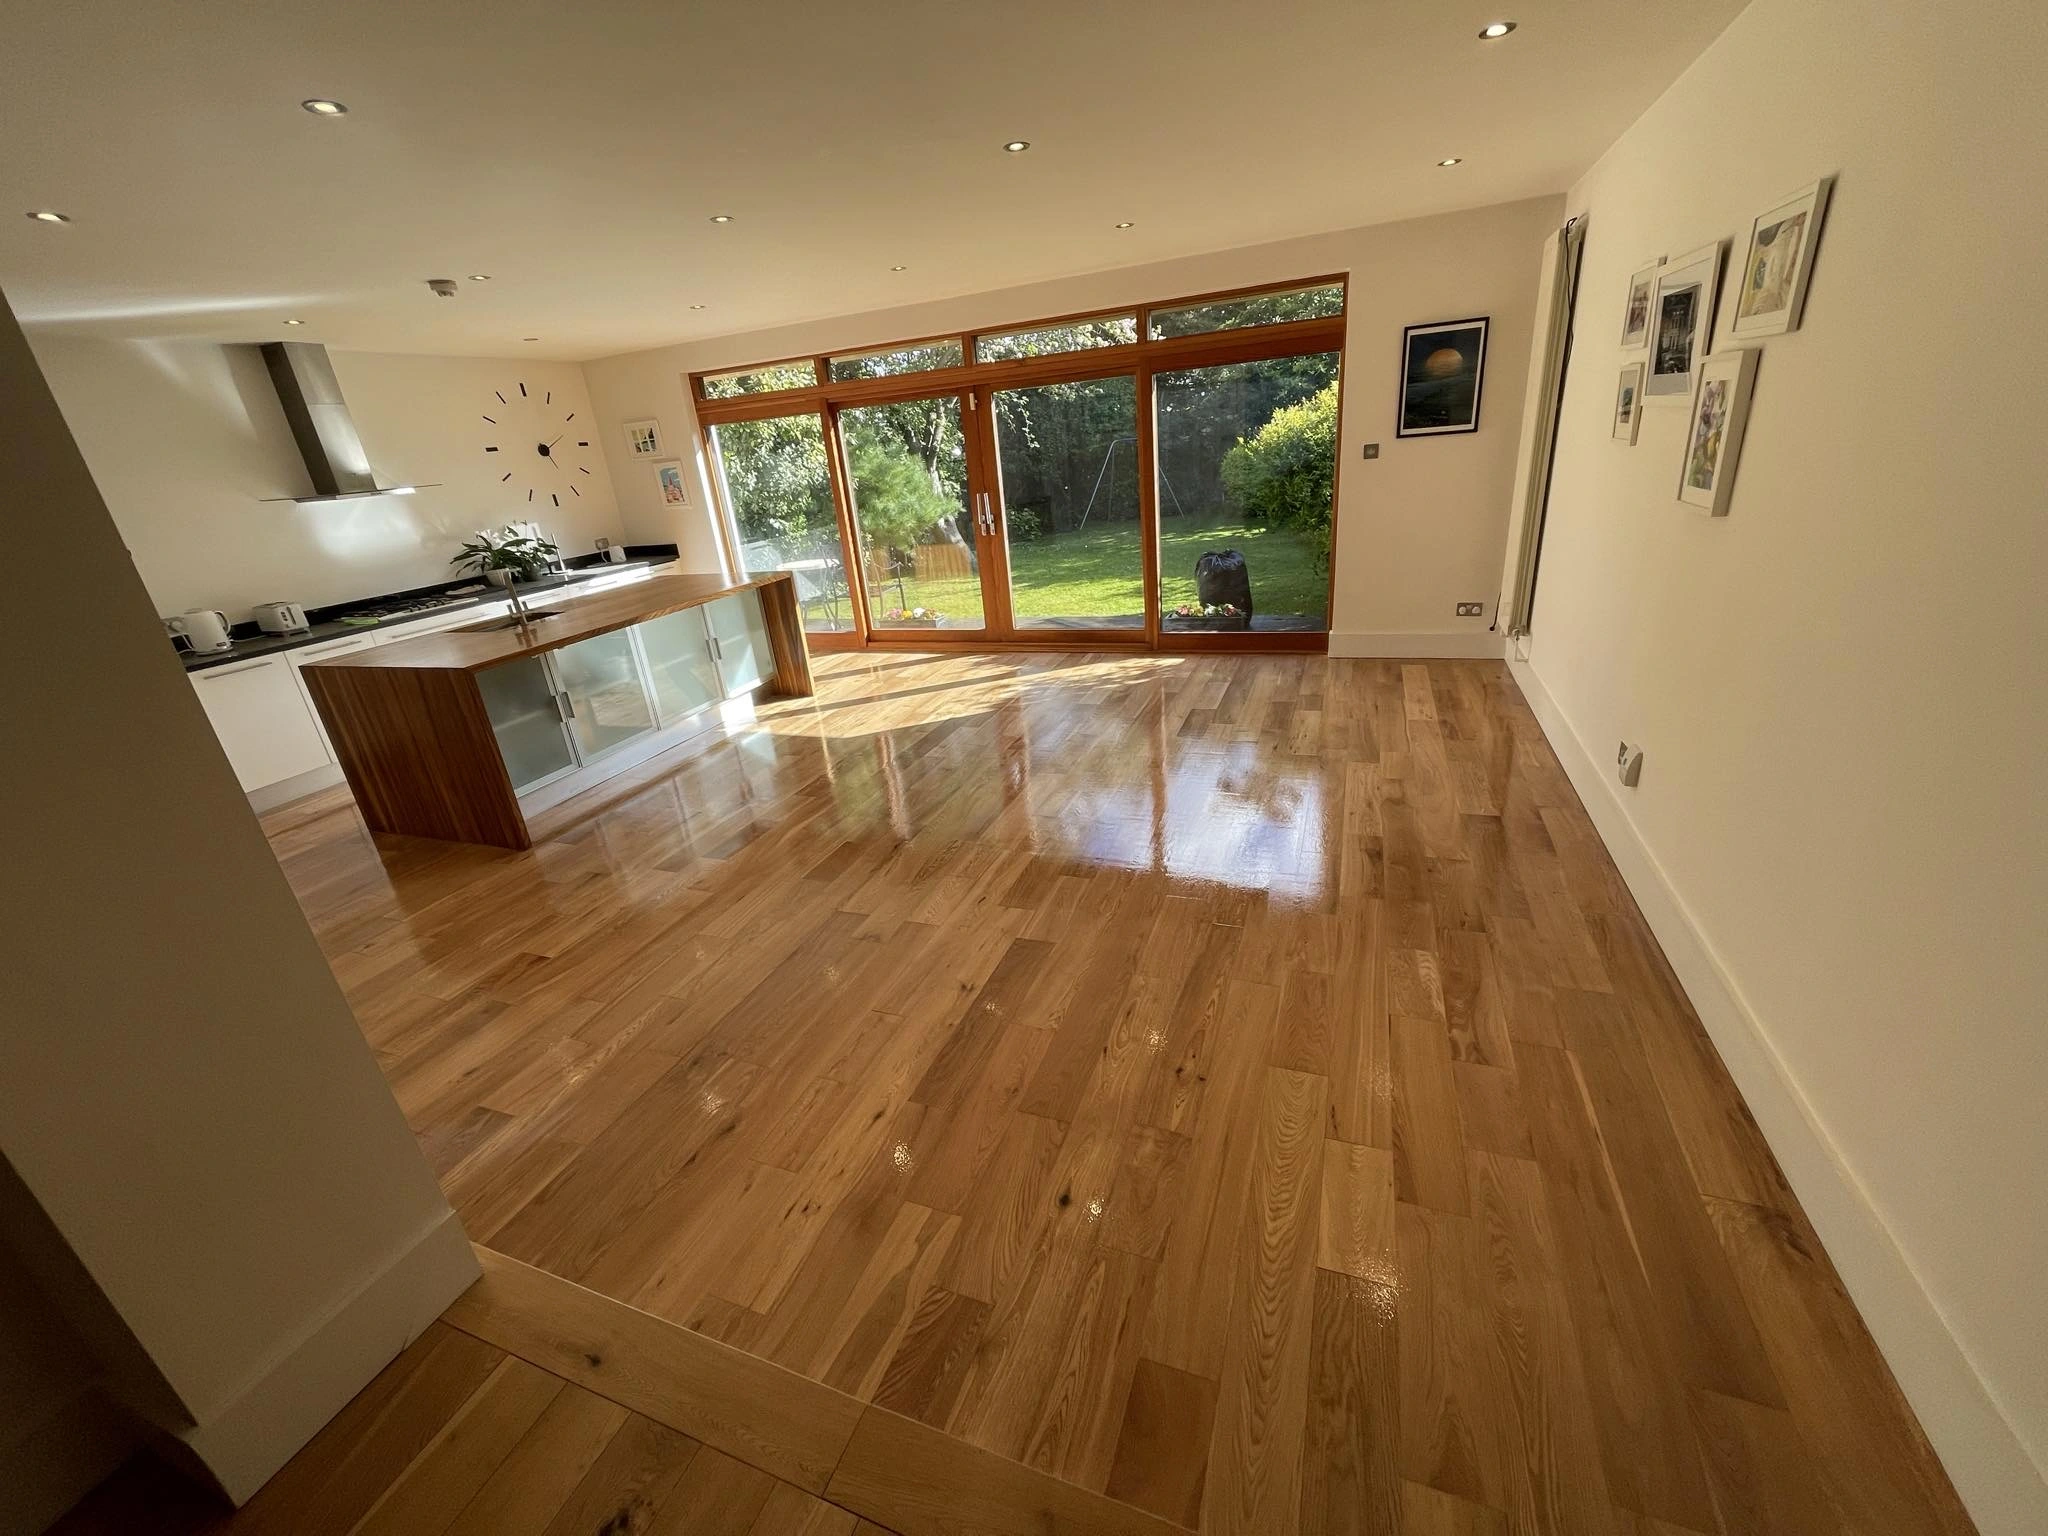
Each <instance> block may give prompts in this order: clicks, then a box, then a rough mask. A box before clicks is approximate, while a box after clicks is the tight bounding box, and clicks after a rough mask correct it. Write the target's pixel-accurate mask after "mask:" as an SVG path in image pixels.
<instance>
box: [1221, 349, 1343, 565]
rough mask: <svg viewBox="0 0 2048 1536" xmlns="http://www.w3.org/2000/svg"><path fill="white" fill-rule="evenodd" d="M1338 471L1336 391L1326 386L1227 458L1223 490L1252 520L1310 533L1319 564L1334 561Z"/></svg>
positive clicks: (1241, 440) (1271, 421) (1284, 411)
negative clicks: (1334, 498) (1334, 497)
mask: <svg viewBox="0 0 2048 1536" xmlns="http://www.w3.org/2000/svg"><path fill="white" fill-rule="evenodd" d="M1336 472H1337V386H1336V385H1335V384H1328V385H1325V386H1324V387H1323V388H1322V389H1320V390H1318V391H1317V392H1316V393H1315V394H1313V395H1310V396H1309V397H1308V398H1307V399H1306V400H1303V401H1301V402H1299V403H1298V404H1295V405H1283V406H1282V407H1280V409H1279V410H1277V411H1275V412H1274V413H1273V414H1272V416H1271V417H1269V418H1268V419H1267V421H1266V424H1265V425H1264V426H1262V427H1260V428H1259V430H1258V431H1257V432H1255V433H1253V434H1252V436H1251V437H1249V438H1239V439H1238V441H1237V446H1236V447H1234V448H1232V449H1231V450H1230V451H1229V452H1228V453H1226V454H1225V455H1224V456H1223V486H1224V489H1225V490H1226V491H1228V492H1229V494H1230V498H1231V500H1233V501H1235V502H1236V503H1237V504H1238V506H1240V507H1242V508H1243V509H1244V511H1245V513H1246V515H1247V516H1250V517H1255V518H1263V519H1265V520H1266V522H1268V523H1269V524H1271V525H1272V526H1273V527H1275V528H1290V529H1294V530H1296V531H1298V532H1300V533H1303V534H1306V535H1307V536H1308V538H1309V539H1310V541H1311V542H1312V543H1313V544H1314V545H1315V550H1316V561H1317V564H1318V565H1319V566H1327V565H1328V564H1329V559H1330V515H1331V499H1332V495H1333V492H1334V489H1335V481H1336Z"/></svg>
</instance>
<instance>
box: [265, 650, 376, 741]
mask: <svg viewBox="0 0 2048 1536" xmlns="http://www.w3.org/2000/svg"><path fill="white" fill-rule="evenodd" d="M374 643H375V642H374V641H373V640H372V639H371V638H370V636H368V635H343V636H342V637H341V638H340V639H339V640H322V641H321V642H320V643H319V644H318V645H302V646H300V647H299V648H298V649H297V650H295V651H286V652H285V653H284V659H285V660H286V661H287V662H289V663H290V664H291V669H292V681H293V682H295V683H297V684H298V685H299V697H300V698H302V699H304V700H305V701H306V712H307V713H308V714H310V715H311V716H312V717H313V729H314V730H316V731H318V732H319V733H320V745H321V746H323V747H325V748H326V749H327V756H328V759H329V760H330V761H331V760H332V759H333V757H334V743H333V742H331V741H329V740H328V739H327V727H326V726H324V725H322V724H321V723H320V710H319V707H318V706H317V705H315V704H314V702H313V694H312V690H310V689H309V688H307V687H306V679H305V677H304V675H303V674H302V673H301V671H300V669H301V668H302V667H304V666H305V665H306V663H307V662H309V661H325V660H327V658H328V657H330V656H346V655H347V654H348V653H349V652H350V651H367V650H368V649H369V648H370V647H371V645H373V644H374Z"/></svg>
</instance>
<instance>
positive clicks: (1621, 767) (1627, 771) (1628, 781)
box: [1614, 741, 1643, 789]
mask: <svg viewBox="0 0 2048 1536" xmlns="http://www.w3.org/2000/svg"><path fill="white" fill-rule="evenodd" d="M1614 776H1615V777H1616V778H1617V779H1620V780H1621V787H1622V788H1623V789H1634V788H1635V787H1636V780H1638V779H1640V778H1641V777H1642V776H1643V749H1642V748H1641V747H1638V746H1634V745H1632V744H1630V743H1629V742H1626V741H1624V742H1623V743H1622V744H1621V745H1620V746H1619V747H1617V748H1616V749H1615V753H1614Z"/></svg>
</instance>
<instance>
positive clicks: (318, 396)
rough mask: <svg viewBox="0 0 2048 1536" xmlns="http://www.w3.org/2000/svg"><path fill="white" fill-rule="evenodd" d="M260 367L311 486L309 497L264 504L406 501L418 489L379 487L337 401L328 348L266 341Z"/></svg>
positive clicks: (278, 498) (338, 392) (353, 426)
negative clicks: (365, 499) (395, 498)
mask: <svg viewBox="0 0 2048 1536" xmlns="http://www.w3.org/2000/svg"><path fill="white" fill-rule="evenodd" d="M263 363H264V366H265V367H267V368H268V369H269V370H270V382H271V383H272V384H274V385H275V386H276V387H277V398H278V403H279V404H281V405H282V406H283V407H284V419H285V421H286V422H287V423H288V424H289V425H290V427H291V429H292V439H293V441H295V442H296V443H297V444H298V445H299V457H300V458H302V459H304V460H305V461H306V473H307V475H308V476H310V477H311V479H312V481H313V494H312V495H310V496H266V497H265V498H264V500H266V501H297V502H311V501H348V500H351V499H353V498H355V497H358V496H409V495H411V494H412V493H413V492H414V491H417V490H421V489H424V487H423V486H420V485H379V484H378V483H377V480H376V477H375V476H374V475H372V474H371V473H370V460H369V457H368V456H367V455H366V454H365V453H364V452H363V440H362V439H361V438H360V437H358V436H357V435H356V424H355V421H354V419H353V418H352V417H351V416H350V415H349V413H348V403H347V402H346V401H345V400H343V399H342V398H341V385H340V384H339V383H338V382H336V380H335V377H334V365H333V364H332V363H330V362H329V361H328V360H327V349H326V348H325V347H323V346H321V345H320V344H319V343H317V342H307V341H266V342H265V343H264V344H263Z"/></svg>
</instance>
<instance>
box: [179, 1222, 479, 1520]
mask: <svg viewBox="0 0 2048 1536" xmlns="http://www.w3.org/2000/svg"><path fill="white" fill-rule="evenodd" d="M481 1273H482V1270H481V1268H480V1267H479V1266H478V1264H477V1259H476V1252H475V1250H474V1249H472V1248H471V1247H470V1245H469V1238H468V1236H467V1235H466V1234H465V1233H464V1232H463V1230H462V1223H461V1221H460V1220H459V1219H458V1218H457V1217H456V1215H455V1212H454V1211H452V1210H445V1209H444V1210H443V1212H442V1214H441V1216H440V1217H439V1218H438V1219H437V1220H436V1221H434V1222H433V1224H432V1225H430V1226H429V1227H428V1228H427V1229H426V1231H424V1232H423V1233H421V1234H420V1235H419V1237H417V1238H416V1239H415V1240H414V1241H413V1242H412V1243H411V1244H410V1245H408V1246H407V1247H406V1248H405V1249H404V1250H403V1251H402V1252H400V1253H397V1254H395V1255H393V1256H392V1258H391V1260H390V1262H388V1263H387V1264H385V1265H384V1266H383V1267H382V1268H381V1269H379V1270H378V1271H377V1272H376V1273H375V1274H373V1275H371V1276H370V1277H369V1279H368V1280H367V1281H365V1283H364V1284H362V1285H361V1286H359V1287H358V1288H357V1289H356V1291H355V1292H354V1294H353V1295H351V1296H349V1297H348V1298H347V1299H346V1300H344V1301H343V1302H342V1303H341V1304H340V1305H339V1306H338V1307H336V1308H335V1310H334V1311H333V1312H332V1313H330V1314H329V1315H328V1316H327V1317H326V1318H325V1319H324V1320H322V1321H321V1322H319V1323H317V1324H315V1325H314V1326H313V1328H312V1329H311V1330H310V1331H309V1332H308V1333H307V1334H306V1336H305V1337H304V1338H302V1339H301V1340H300V1341H299V1342H298V1344H297V1345H296V1346H294V1347H293V1348H291V1349H289V1350H287V1351H286V1352H285V1354H284V1356H283V1358H281V1359H280V1360H278V1361H277V1362H276V1363H275V1364H274V1365H272V1366H271V1368H270V1369H269V1370H267V1371H265V1372H264V1373H263V1374H262V1375H261V1376H260V1377H259V1378H258V1379H257V1380H256V1381H254V1382H252V1383H251V1384H250V1385H249V1387H248V1389H247V1390H246V1391H244V1392H242V1393H241V1394H240V1395H239V1396H238V1397H236V1398H235V1400H234V1401H233V1402H231V1403H229V1404H227V1405H226V1407H224V1408H223V1409H222V1410H221V1411H220V1412H219V1413H217V1414H214V1415H213V1416H211V1417H210V1418H209V1419H208V1420H207V1422H205V1423H204V1424H199V1425H195V1426H194V1427H192V1428H191V1429H188V1430H185V1431H184V1432H183V1433H182V1434H181V1435H180V1436H179V1439H180V1440H181V1441H182V1442H183V1449H184V1451H185V1452H187V1453H189V1459H191V1460H194V1461H196V1462H197V1464H198V1467H199V1469H201V1470H203V1472H204V1473H205V1475H207V1476H208V1477H210V1478H212V1480H213V1481H214V1482H215V1483H217V1484H218V1485H219V1486H220V1490H221V1492H223V1493H224V1494H226V1495H227V1496H228V1498H229V1499H231V1500H232V1501H233V1502H234V1503H236V1504H238V1505H239V1504H242V1503H245V1502H247V1500H248V1499H249V1498H250V1497H251V1496H252V1495H253V1494H254V1493H255V1492H256V1490H257V1489H259V1488H261V1487H262V1486H263V1485H264V1484H265V1483H267V1482H268V1481H270V1479H271V1478H272V1477H273V1476H275V1475H276V1473H277V1471H278V1469H279V1468H281V1467H282V1466H283V1465H284V1464H285V1463H286V1462H287V1461H290V1460H291V1459H292V1457H293V1456H294V1455H296V1454H297V1453H298V1451H299V1450H300V1448H301V1447H303V1446H304V1445H305V1444H306V1442H307V1441H309V1440H311V1439H312V1438H313V1436H314V1435H315V1434H317V1433H318V1432H319V1430H320V1428H321V1426H322V1425H324V1424H325V1423H326V1422H327V1421H328V1420H329V1419H331V1418H333V1417H334V1416H335V1414H337V1413H339V1412H340V1411H341V1410H342V1408H343V1407H344V1406H345V1405H346V1404H347V1403H348V1400H349V1399H350V1398H352V1397H354V1396H355V1395H356V1394H357V1393H358V1392H360V1391H362V1389H363V1388H364V1387H365V1386H367V1385H369V1383H370V1381H371V1379H372V1378H373V1377H375V1376H376V1374H377V1373H378V1372H379V1371H381V1370H383V1369H384V1367H385V1366H387V1365H389V1364H390V1363H391V1361H392V1360H393V1359H395V1358H396V1357H397V1356H398V1354H399V1352H400V1351H401V1350H403V1349H404V1348H405V1347H406V1346H407V1345H408V1344H410V1343H411V1342H412V1341H413V1340H414V1339H416V1338H418V1337H419V1336H420V1335H421V1334H422V1333H424V1332H425V1331H426V1329H427V1326H428V1324H430V1323H432V1322H433V1321H434V1319H435V1318H437V1317H439V1316H440V1315H441V1313H442V1312H443V1311H445V1310H446V1309H447V1307H448V1304H449V1303H450V1302H452V1301H453V1300H455V1298H456V1297H457V1296H460V1295H461V1294H462V1293H463V1292H464V1291H466V1290H468V1289H469V1287H470V1285H471V1284H472V1283H473V1282H474V1281H475V1280H476V1278H477V1277H478V1275H480V1274H481ZM180 1459H181V1460H184V1459H187V1458H186V1457H185V1456H181V1457H180Z"/></svg>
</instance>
